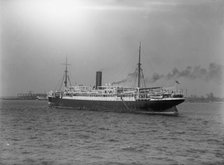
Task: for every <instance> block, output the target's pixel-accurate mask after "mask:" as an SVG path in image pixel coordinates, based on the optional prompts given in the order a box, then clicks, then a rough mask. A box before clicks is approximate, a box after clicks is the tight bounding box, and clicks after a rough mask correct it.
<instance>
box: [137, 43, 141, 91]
mask: <svg viewBox="0 0 224 165" xmlns="http://www.w3.org/2000/svg"><path fill="white" fill-rule="evenodd" d="M138 87H139V88H140V87H141V42H140V45H139V57H138Z"/></svg>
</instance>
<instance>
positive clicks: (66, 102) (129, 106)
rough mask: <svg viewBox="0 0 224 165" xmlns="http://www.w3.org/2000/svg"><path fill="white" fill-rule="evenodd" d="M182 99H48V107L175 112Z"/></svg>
mask: <svg viewBox="0 0 224 165" xmlns="http://www.w3.org/2000/svg"><path fill="white" fill-rule="evenodd" d="M183 101H184V99H177V100H156V101H149V100H148V101H146V100H144V101H90V100H88V101H87V100H70V99H60V98H51V97H49V102H50V105H51V106H53V107H58V108H72V109H86V110H96V111H114V112H139V113H141V112H146V113H150V112H158V113H161V112H177V109H176V105H178V104H180V103H182V102H183Z"/></svg>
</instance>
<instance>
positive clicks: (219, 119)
mask: <svg viewBox="0 0 224 165" xmlns="http://www.w3.org/2000/svg"><path fill="white" fill-rule="evenodd" d="M222 107H224V103H183V104H182V105H180V106H178V109H179V111H180V116H178V117H169V116H150V115H142V114H130V113H113V112H94V111H81V110H65V109H51V108H48V105H47V102H46V101H36V100H35V101H22V100H20V101H19V100H17V101H16V100H8V101H7V100H5V101H1V106H0V126H1V127H0V164H1V165H8V164H10V165H11V164H19V165H24V164H25V165H39V164H40V165H59V164H62V165H70V164H75V165H79V164H80V165H85V164H87V165H88V164H90V165H104V164H105V165H129V164H131V165H138V164H140V165H141V164H147V165H148V164H162V165H164V164H195V165H198V164H203V165H210V164H211V165H212V164H218V165H223V164H224V109H223V108H222Z"/></svg>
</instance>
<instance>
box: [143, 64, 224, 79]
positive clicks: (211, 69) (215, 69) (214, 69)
mask: <svg viewBox="0 0 224 165" xmlns="http://www.w3.org/2000/svg"><path fill="white" fill-rule="evenodd" d="M223 70H224V67H223V65H219V64H216V63H210V64H209V66H208V68H207V69H206V68H202V67H201V66H195V67H192V66H188V67H186V68H185V69H184V70H182V71H181V70H178V69H177V68H174V69H173V70H172V71H171V72H170V73H168V74H166V75H164V74H158V73H154V74H153V75H152V77H151V78H149V79H147V82H149V83H154V82H156V81H158V80H160V79H165V80H171V79H174V80H175V79H178V78H187V79H190V80H194V79H201V80H205V81H215V82H218V83H221V82H222V80H223Z"/></svg>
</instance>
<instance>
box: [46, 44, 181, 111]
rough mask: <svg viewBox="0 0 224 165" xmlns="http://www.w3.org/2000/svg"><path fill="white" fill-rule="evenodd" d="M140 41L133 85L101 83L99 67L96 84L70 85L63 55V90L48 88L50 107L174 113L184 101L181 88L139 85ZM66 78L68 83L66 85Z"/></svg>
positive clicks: (140, 79) (140, 77) (141, 70)
mask: <svg viewBox="0 0 224 165" xmlns="http://www.w3.org/2000/svg"><path fill="white" fill-rule="evenodd" d="M141 65H142V64H141V43H140V46H139V53H138V64H137V69H136V70H137V86H136V87H123V86H120V85H117V84H116V83H114V84H113V83H112V84H106V85H102V71H97V72H96V84H95V85H94V86H93V87H91V86H84V85H76V86H72V85H71V82H70V78H69V76H68V67H67V66H68V63H67V58H66V63H65V66H66V67H65V71H64V76H63V81H64V88H63V90H58V91H50V92H49V93H48V103H49V106H50V107H53V108H69V109H74V110H93V111H112V112H130V113H144V114H156V115H178V114H179V112H178V109H177V107H176V106H177V105H179V104H181V103H182V102H184V101H185V97H184V95H183V91H181V90H178V89H176V88H175V89H169V88H168V89H167V88H164V87H142V86H141V84H142V83H141V81H142V76H141V72H143V69H142V67H141ZM68 82H70V85H68Z"/></svg>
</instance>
